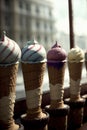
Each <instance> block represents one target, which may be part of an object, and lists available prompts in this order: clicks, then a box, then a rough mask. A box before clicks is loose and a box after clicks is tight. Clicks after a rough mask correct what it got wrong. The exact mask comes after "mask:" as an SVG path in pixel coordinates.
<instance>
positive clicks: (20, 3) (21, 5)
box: [19, 0, 23, 9]
mask: <svg viewBox="0 0 87 130" xmlns="http://www.w3.org/2000/svg"><path fill="white" fill-rule="evenodd" d="M19 7H20V9H23V1H22V0H19Z"/></svg>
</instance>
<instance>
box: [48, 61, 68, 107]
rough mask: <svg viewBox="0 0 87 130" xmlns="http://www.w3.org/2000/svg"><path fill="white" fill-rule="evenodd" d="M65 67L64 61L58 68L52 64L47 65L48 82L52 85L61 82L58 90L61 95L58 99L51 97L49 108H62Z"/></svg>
mask: <svg viewBox="0 0 87 130" xmlns="http://www.w3.org/2000/svg"><path fill="white" fill-rule="evenodd" d="M65 67H66V63H64V64H63V66H62V67H61V68H59V69H58V68H56V67H54V66H50V65H48V75H49V83H50V84H52V85H54V86H55V85H57V84H61V90H60V91H61V92H60V93H61V97H60V98H59V99H51V105H50V107H51V108H62V107H63V106H64V102H63V94H64V90H63V84H64V74H65ZM52 93H53V92H52ZM55 93H56V92H55Z"/></svg>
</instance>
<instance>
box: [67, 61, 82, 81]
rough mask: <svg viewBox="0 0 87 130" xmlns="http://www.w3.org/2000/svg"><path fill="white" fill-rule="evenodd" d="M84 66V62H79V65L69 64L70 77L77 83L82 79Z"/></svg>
mask: <svg viewBox="0 0 87 130" xmlns="http://www.w3.org/2000/svg"><path fill="white" fill-rule="evenodd" d="M82 65H83V62H78V63H75V62H74V63H70V62H68V68H69V76H70V78H71V79H73V80H75V81H77V80H78V79H81V74H82Z"/></svg>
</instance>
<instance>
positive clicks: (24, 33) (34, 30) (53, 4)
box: [0, 0, 87, 96]
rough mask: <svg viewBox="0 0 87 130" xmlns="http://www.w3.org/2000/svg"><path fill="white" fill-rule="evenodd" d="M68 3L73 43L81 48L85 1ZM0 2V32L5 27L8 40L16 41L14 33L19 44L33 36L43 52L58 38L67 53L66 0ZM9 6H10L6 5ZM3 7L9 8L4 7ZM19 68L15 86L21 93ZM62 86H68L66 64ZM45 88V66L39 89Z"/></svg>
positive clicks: (86, 30) (86, 23)
mask: <svg viewBox="0 0 87 130" xmlns="http://www.w3.org/2000/svg"><path fill="white" fill-rule="evenodd" d="M0 1H3V0H0ZM72 2H73V18H74V19H73V23H74V25H73V27H74V36H75V37H74V41H75V45H77V46H79V47H81V48H82V49H83V50H84V51H85V50H86V49H87V0H72ZM1 3H2V5H1V6H3V7H2V8H1V10H0V11H1V12H0V13H1V15H0V16H1V17H0V18H1V22H0V32H1V31H2V30H3V29H4V30H6V31H7V34H9V35H8V37H9V38H12V39H14V37H15V39H14V40H15V41H16V42H19V41H17V34H18V36H19V39H20V43H21V44H22V45H23V46H24V45H25V43H26V42H27V41H29V40H32V38H33V37H35V36H36V38H38V39H39V40H40V41H42V44H43V45H44V47H45V48H46V51H47V50H49V49H50V48H51V47H52V46H53V44H54V43H55V42H56V41H58V43H59V44H60V45H61V46H62V47H63V48H64V49H65V50H66V52H67V53H68V51H69V49H70V42H69V41H70V40H69V15H68V14H69V12H68V0H45V2H44V1H41V0H25V1H24V0H14V2H13V1H12V0H4V2H1ZM10 5H11V7H12V8H10ZM17 5H18V6H17ZM5 6H7V7H9V8H5ZM17 7H19V9H17ZM30 10H31V11H30ZM9 30H11V31H10V32H11V34H10V33H8V32H9ZM38 34H39V35H38ZM14 35H15V36H14ZM38 39H36V40H38ZM40 44H41V42H40ZM20 70H21V67H20V66H19V72H18V76H17V87H16V90H17V94H18V95H20V94H21V92H22V91H23V93H24V83H23V82H24V81H23V74H22V71H20ZM85 79H86V71H85V67H84V68H83V72H82V81H81V82H83V81H86V80H85ZM66 86H69V74H68V67H66V71H65V79H64V87H66ZM48 89H49V78H48V71H47V68H46V72H45V76H44V81H43V90H44V91H45V90H48ZM22 96H23V95H22Z"/></svg>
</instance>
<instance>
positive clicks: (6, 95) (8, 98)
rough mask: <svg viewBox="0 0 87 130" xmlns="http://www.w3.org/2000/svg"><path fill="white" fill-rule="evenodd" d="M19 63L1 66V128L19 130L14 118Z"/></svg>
mask: <svg viewBox="0 0 87 130" xmlns="http://www.w3.org/2000/svg"><path fill="white" fill-rule="evenodd" d="M17 72H18V63H16V64H11V65H1V66H0V129H1V130H19V125H17V124H15V121H14V119H13V115H14V104H15V97H16V94H15V87H16V77H17Z"/></svg>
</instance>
